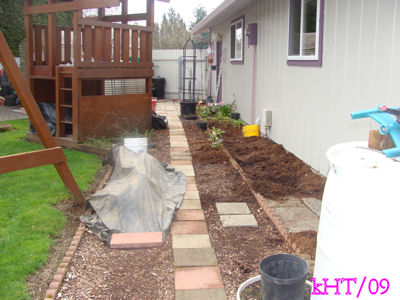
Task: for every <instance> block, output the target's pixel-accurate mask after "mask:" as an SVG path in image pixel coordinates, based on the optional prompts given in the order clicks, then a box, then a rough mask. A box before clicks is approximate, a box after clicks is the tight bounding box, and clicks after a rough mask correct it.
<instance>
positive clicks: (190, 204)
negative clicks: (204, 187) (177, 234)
mask: <svg viewBox="0 0 400 300" xmlns="http://www.w3.org/2000/svg"><path fill="white" fill-rule="evenodd" d="M182 209H183V210H186V209H201V203H200V200H183V201H182V204H181V207H180V208H179V210H182Z"/></svg>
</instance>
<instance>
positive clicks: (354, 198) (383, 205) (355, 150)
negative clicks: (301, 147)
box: [311, 142, 400, 300]
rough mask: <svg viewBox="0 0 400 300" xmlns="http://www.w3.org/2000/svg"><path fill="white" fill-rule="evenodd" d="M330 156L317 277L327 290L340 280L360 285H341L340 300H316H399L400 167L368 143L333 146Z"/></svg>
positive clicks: (326, 299)
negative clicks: (353, 279)
mask: <svg viewBox="0 0 400 300" xmlns="http://www.w3.org/2000/svg"><path fill="white" fill-rule="evenodd" d="M327 156H328V159H329V161H330V166H331V168H330V171H329V174H328V178H327V182H326V186H325V190H324V195H323V200H322V208H321V216H320V223H319V230H318V238H317V252H316V260H315V268H314V276H313V277H314V278H315V281H316V282H317V283H324V282H323V278H326V279H328V281H327V284H328V285H336V282H335V278H357V282H356V283H355V282H353V281H350V282H349V281H348V280H342V281H340V285H339V293H340V294H341V296H339V295H335V293H336V292H337V291H336V289H335V288H332V287H330V288H329V287H328V288H327V289H326V292H327V293H328V295H312V298H311V299H312V300H320V299H323V300H330V299H332V300H337V299H341V297H344V298H345V299H348V298H349V299H356V298H357V296H358V298H357V299H373V298H376V297H378V298H379V299H397V300H398V299H400V234H399V231H400V162H398V161H396V160H394V159H390V158H387V157H385V155H383V154H381V152H379V151H375V150H371V149H368V147H367V142H352V143H345V144H339V145H336V146H333V147H331V148H330V149H329V150H328V152H327ZM364 278H365V280H364ZM383 279H386V280H387V281H385V280H383ZM363 281H364V284H363ZM387 282H389V284H390V286H389V289H388V290H387V291H386V293H384V294H381V293H382V292H384V291H385V290H386V285H387ZM348 284H349V286H348ZM361 286H362V288H361ZM319 290H322V291H324V285H322V286H320V287H319ZM346 292H350V293H351V295H352V296H350V295H348V296H347V297H346V295H345V294H346ZM315 293H318V291H315ZM374 293H375V295H373V294H374Z"/></svg>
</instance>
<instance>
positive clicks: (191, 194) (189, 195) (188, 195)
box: [183, 191, 200, 200]
mask: <svg viewBox="0 0 400 300" xmlns="http://www.w3.org/2000/svg"><path fill="white" fill-rule="evenodd" d="M183 199H187V200H200V194H199V192H198V191H186V192H185V195H184V196H183Z"/></svg>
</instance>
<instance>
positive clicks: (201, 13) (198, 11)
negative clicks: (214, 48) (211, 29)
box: [190, 5, 209, 49]
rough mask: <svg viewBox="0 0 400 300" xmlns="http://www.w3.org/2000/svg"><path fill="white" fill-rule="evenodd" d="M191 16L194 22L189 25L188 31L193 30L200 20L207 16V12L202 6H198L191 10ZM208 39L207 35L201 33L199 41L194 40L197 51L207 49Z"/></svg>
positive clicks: (206, 33)
mask: <svg viewBox="0 0 400 300" xmlns="http://www.w3.org/2000/svg"><path fill="white" fill-rule="evenodd" d="M193 16H194V18H195V21H194V22H192V23H190V30H192V29H193V28H194V26H196V25H197V24H198V23H200V21H201V20H203V19H204V18H205V17H206V16H207V11H206V9H205V7H204V6H202V5H199V6H198V7H196V8H195V9H194V10H193ZM208 39H209V33H208V32H203V33H201V34H200V40H197V41H196V40H195V45H196V48H197V49H206V48H208Z"/></svg>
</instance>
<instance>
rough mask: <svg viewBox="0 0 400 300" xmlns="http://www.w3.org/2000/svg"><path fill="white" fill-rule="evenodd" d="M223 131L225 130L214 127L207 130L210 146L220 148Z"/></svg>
mask: <svg viewBox="0 0 400 300" xmlns="http://www.w3.org/2000/svg"><path fill="white" fill-rule="evenodd" d="M224 133H225V131H223V130H221V129H219V128H216V127H213V128H212V129H211V131H209V132H208V140H209V141H211V148H215V149H219V148H221V142H222V135H223V134H224Z"/></svg>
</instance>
